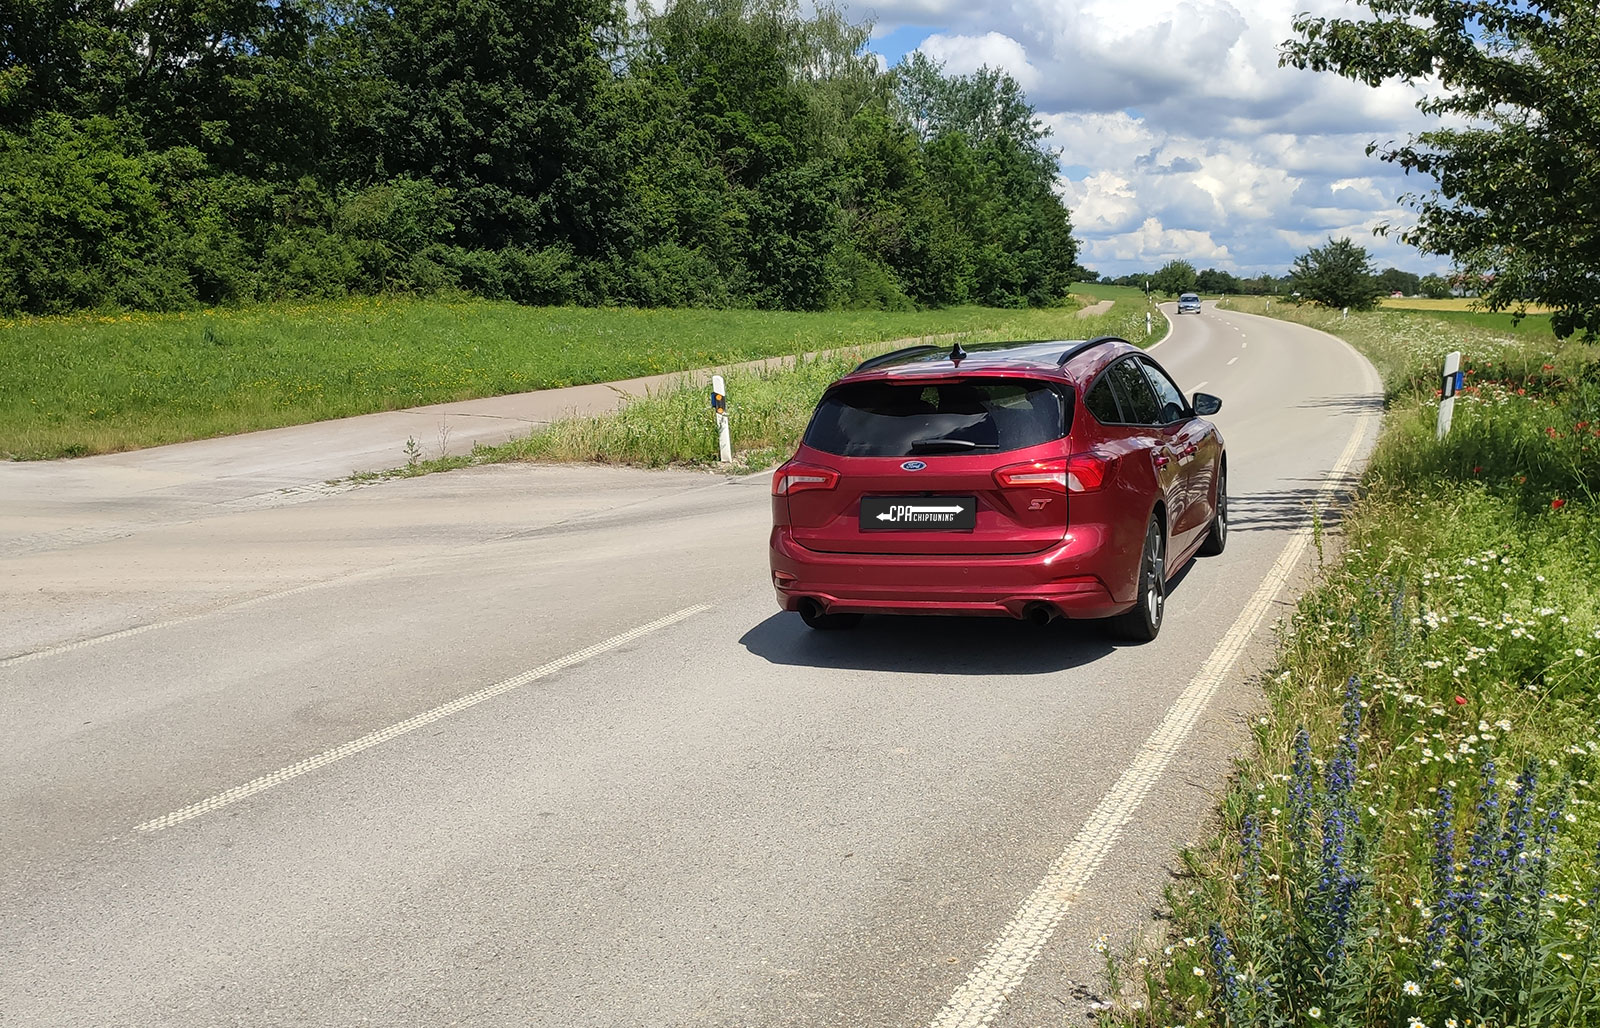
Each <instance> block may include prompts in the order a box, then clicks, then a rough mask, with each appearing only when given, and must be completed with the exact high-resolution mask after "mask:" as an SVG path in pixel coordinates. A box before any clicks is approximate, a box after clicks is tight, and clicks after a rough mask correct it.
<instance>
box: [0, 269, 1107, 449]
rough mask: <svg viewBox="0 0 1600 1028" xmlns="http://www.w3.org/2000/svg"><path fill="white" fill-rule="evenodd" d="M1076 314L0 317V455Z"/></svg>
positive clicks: (456, 307) (345, 310) (398, 307)
mask: <svg viewBox="0 0 1600 1028" xmlns="http://www.w3.org/2000/svg"><path fill="white" fill-rule="evenodd" d="M1073 313H1074V311H1072V310H1071V309H1064V308H1055V309H1046V310H1022V311H1018V310H995V309H989V308H979V307H962V308H953V309H949V310H937V311H921V312H913V313H880V312H872V311H844V312H828V313H817V314H805V313H792V312H771V311H725V310H722V311H719V310H632V309H616V308H603V309H590V308H570V307H561V308H529V307H520V306H517V305H515V304H509V303H491V302H487V301H477V300H463V301H458V302H452V301H442V300H412V299H362V300H353V301H346V302H338V303H325V304H308V305H301V306H290V305H275V306H270V307H260V308H248V309H241V310H226V311H221V310H219V311H210V312H203V313H186V314H170V315H137V314H135V315H128V314H124V315H116V316H73V317H61V318H24V319H15V320H0V456H5V457H9V458H22V459H28V458H41V457H58V456H76V455H82V454H89V453H103V452H109V451H116V450H125V449H132V448H136V447H142V446H153V445H157V444H161V443H171V442H179V441H182V440H186V439H198V438H205V437H209V436H216V435H227V434H231V433H235V432H245V431H252V430H255V429H262V428H273V427H278V426H282V425H293V424H303V423H306V422H310V421H320V420H324V419H328V418H337V417H346V416H349V415H354V414H365V413H370V412H372V411H381V410H395V409H399V408H404V407H411V406H417V405H419V404H428V403H442V402H447V401H453V400H464V399H470V398H474V397H480V396H494V395H500V394H504V393H512V392H522V391H527V390H534V389H547V388H553V387H559V386H569V385H579V384H584V383H589V382H604V381H614V380H617V379H624V378H633V377H636V376H641V375H652V374H660V373H670V372H674V371H686V370H689V369H693V368H700V367H707V366H710V365H716V364H724V363H733V362H737V361H742V360H752V359H756V358H761V357H770V356H775V355H780V354H795V353H806V352H814V351H819V350H828V349H834V348H837V347H841V346H852V345H862V344H869V343H873V342H877V341H880V340H890V339H902V338H906V337H916V336H922V335H936V334H942V333H949V332H963V333H974V334H981V335H983V336H984V337H986V338H1003V337H1016V338H1050V337H1054V336H1066V337H1068V338H1076V337H1078V336H1080V335H1082V333H1083V332H1084V331H1085V328H1086V325H1087V323H1086V322H1082V321H1076V320H1074V319H1073Z"/></svg>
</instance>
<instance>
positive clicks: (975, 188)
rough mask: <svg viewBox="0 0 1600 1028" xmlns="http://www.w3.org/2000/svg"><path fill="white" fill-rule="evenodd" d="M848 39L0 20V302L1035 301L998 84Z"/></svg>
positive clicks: (677, 5) (1060, 255)
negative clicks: (467, 295) (387, 296)
mask: <svg viewBox="0 0 1600 1028" xmlns="http://www.w3.org/2000/svg"><path fill="white" fill-rule="evenodd" d="M808 10H809V9H808ZM867 39H868V28H867V27H866V26H863V25H859V24H853V23H851V22H849V21H848V20H847V19H846V18H845V17H844V16H843V15H842V14H841V13H839V12H838V11H837V10H835V9H832V8H830V7H825V6H824V7H821V8H820V9H817V10H816V12H815V13H803V12H802V10H801V8H800V6H799V5H798V3H796V2H794V0H674V2H672V3H670V4H669V5H668V6H667V7H666V8H665V9H664V10H663V11H661V12H655V11H652V10H650V9H649V8H648V7H645V8H643V9H642V11H641V12H640V13H639V15H638V16H637V17H633V18H631V19H630V18H629V17H628V15H627V8H626V7H625V5H624V4H623V3H621V2H617V0H385V2H383V3H379V2H376V0H203V2H202V0H177V2H174V0H8V2H7V3H6V4H5V5H3V8H0V310H4V311H9V312H18V311H21V312H35V313H48V312H60V311H70V310H76V309H83V308H95V307H122V308H137V309H154V310H161V309H174V308H183V307H189V306H194V305H200V304H204V305H211V304H226V303H239V302H251V301H263V300H277V299H286V298H320V297H332V296H342V295H347V294H351V293H375V292H382V291H408V292H431V291H437V290H451V289H459V290H466V291H469V292H471V293H474V294H477V295H481V296H485V297H490V298H504V299H510V300H515V301H519V302H523V303H539V304H548V303H582V304H607V303H620V304H636V305H644V306H658V305H661V306H665V305H672V306H683V305H716V306H745V307H771V308H790V309H806V310H810V309H823V308H841V307H863V308H886V309H887V308H909V307H913V306H941V305H948V304H958V303H966V302H977V303H984V304H990V305H995V306H1022V305H1045V304H1050V303H1053V302H1055V301H1057V300H1059V299H1061V298H1062V297H1063V296H1064V295H1065V294H1066V292H1067V289H1068V287H1069V285H1070V284H1071V282H1072V281H1074V279H1075V275H1076V273H1077V271H1078V269H1077V265H1076V260H1077V255H1078V247H1077V243H1076V242H1075V241H1074V240H1073V238H1072V234H1071V223H1070V219H1069V215H1068V211H1067V209H1066V208H1065V207H1064V206H1063V204H1062V203H1061V201H1060V199H1059V197H1058V196H1057V195H1056V193H1055V191H1054V189H1053V188H1052V187H1053V185H1054V182H1055V176H1056V157H1055V154H1054V153H1053V152H1052V151H1051V150H1050V149H1049V148H1048V146H1047V145H1046V143H1045V131H1044V129H1043V128H1042V125H1041V122H1040V121H1039V119H1038V118H1036V117H1035V112H1034V109H1033V107H1032V106H1031V105H1030V104H1029V103H1028V101H1027V98H1026V96H1025V95H1024V94H1023V91H1022V90H1021V89H1020V88H1019V87H1018V85H1017V83H1016V82H1015V81H1014V80H1013V79H1011V78H1010V77H1009V76H1007V75H1005V74H1003V73H1000V72H996V71H991V70H987V69H985V70H982V71H979V72H977V73H976V74H973V75H968V76H959V75H948V74H945V72H944V69H943V68H942V67H940V66H939V65H938V64H936V63H934V62H931V61H929V60H928V59H927V58H926V57H923V56H922V55H913V56H912V57H911V58H909V59H908V60H906V61H904V62H902V63H901V64H900V65H899V66H897V67H895V68H892V69H887V70H883V69H880V68H879V67H878V65H877V63H876V59H875V58H874V57H873V56H872V55H871V54H869V53H867V52H866V49H865V48H866V43H867Z"/></svg>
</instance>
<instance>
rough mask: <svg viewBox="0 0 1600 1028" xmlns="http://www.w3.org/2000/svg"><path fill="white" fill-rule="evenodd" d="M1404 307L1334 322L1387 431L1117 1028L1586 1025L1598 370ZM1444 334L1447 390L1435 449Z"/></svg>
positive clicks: (1596, 655) (1581, 353)
mask: <svg viewBox="0 0 1600 1028" xmlns="http://www.w3.org/2000/svg"><path fill="white" fill-rule="evenodd" d="M1273 313H1274V314H1276V313H1278V310H1277V305H1274V309H1273ZM1290 316H1291V317H1292V318H1293V319H1294V320H1302V321H1313V320H1315V316H1316V315H1315V312H1308V311H1304V310H1302V311H1295V312H1291V314H1290ZM1407 318H1416V319H1418V320H1419V321H1425V320H1427V319H1426V316H1424V315H1405V314H1394V313H1380V314H1376V315H1363V316H1359V317H1358V316H1352V317H1351V318H1350V319H1349V321H1348V322H1344V323H1341V324H1338V325H1334V326H1332V327H1333V328H1335V329H1337V330H1338V331H1339V332H1340V334H1343V335H1345V336H1346V338H1347V339H1349V340H1350V341H1352V342H1353V343H1354V344H1356V345H1357V346H1358V347H1360V348H1361V349H1362V350H1363V351H1364V352H1367V353H1368V354H1369V355H1371V356H1372V357H1373V360H1374V363H1375V364H1378V366H1379V367H1380V370H1381V371H1382V373H1383V375H1384V379H1385V382H1386V383H1387V387H1388V392H1389V395H1390V413H1389V416H1388V421H1387V425H1386V429H1385V432H1384V435H1383V438H1382V440H1381V441H1380V443H1379V446H1378V449H1377V451H1376V453H1375V454H1374V457H1373V460H1372V462H1371V464H1370V466H1369V468H1368V470H1367V473H1366V475H1365V478H1364V481H1363V488H1362V492H1361V494H1360V496H1359V498H1357V499H1355V500H1353V501H1351V503H1350V504H1349V506H1348V508H1347V509H1346V510H1345V511H1344V512H1343V516H1342V518H1341V519H1340V525H1341V531H1342V535H1343V548H1342V551H1340V552H1338V553H1336V554H1331V555H1330V557H1329V559H1328V561H1327V563H1326V564H1325V565H1324V566H1322V567H1321V568H1320V569H1319V573H1318V578H1317V582H1316V584H1315V585H1314V586H1313V587H1312V588H1311V589H1309V590H1308V591H1307V592H1306V593H1305V595H1304V596H1303V597H1302V598H1301V599H1300V601H1299V603H1298V605H1297V607H1296V610H1295V612H1294V614H1293V616H1292V617H1291V618H1289V619H1288V620H1287V621H1286V622H1285V623H1284V624H1283V625H1282V626H1281V629H1280V644H1279V654H1278V659H1277V666H1276V668H1275V669H1274V670H1273V672H1272V673H1271V674H1270V675H1268V676H1267V677H1266V679H1265V683H1264V684H1265V689H1266V692H1267V698H1268V701H1269V709H1268V712H1267V714H1266V715H1265V716H1264V717H1262V718H1261V719H1260V721H1259V723H1257V724H1256V725H1254V726H1253V727H1254V731H1255V741H1256V746H1255V747H1254V752H1253V753H1252V755H1250V756H1249V757H1247V758H1245V759H1243V760H1241V761H1240V763H1239V767H1238V772H1237V778H1236V781H1235V782H1234V783H1233V785H1232V786H1231V787H1230V790H1229V792H1228V794H1227V796H1226V798H1225V800H1224V802H1223V805H1222V822H1223V829H1222V831H1221V832H1220V833H1219V834H1218V835H1217V836H1216V837H1214V838H1212V839H1211V840H1209V841H1208V842H1206V843H1205V844H1203V845H1201V846H1198V847H1196V848H1195V849H1194V850H1193V851H1191V852H1190V853H1189V854H1188V855H1187V858H1186V859H1187V860H1188V861H1189V862H1190V863H1191V864H1193V865H1194V866H1196V867H1197V868H1199V869H1200V870H1199V873H1198V874H1196V875H1195V876H1194V877H1193V879H1192V880H1191V881H1190V882H1189V883H1188V884H1190V885H1192V886H1193V890H1192V892H1189V891H1180V890H1178V889H1175V888H1173V889H1169V902H1170V903H1171V906H1172V917H1173V921H1172V938H1171V939H1170V940H1169V941H1168V943H1167V944H1166V946H1165V948H1164V949H1163V950H1162V952H1161V954H1160V959H1159V960H1157V959H1152V960H1151V962H1150V965H1149V966H1150V973H1148V974H1147V975H1145V976H1144V978H1143V980H1142V981H1137V982H1132V983H1129V985H1128V987H1127V988H1125V989H1124V990H1123V994H1122V995H1121V996H1120V997H1118V998H1116V999H1115V1001H1114V1003H1113V1006H1112V1008H1111V1010H1109V1011H1107V1012H1106V1013H1105V1014H1104V1015H1102V1016H1104V1017H1108V1018H1110V1019H1111V1020H1112V1022H1113V1023H1116V1024H1124V1025H1139V1026H1156V1025H1160V1026H1174V1025H1180V1024H1181V1025H1185V1026H1190V1028H1192V1026H1195V1025H1208V1024H1221V1025H1240V1026H1242V1025H1251V1026H1255V1025H1260V1026H1286V1025H1295V1026H1306V1025H1339V1026H1347V1028H1368V1026H1393V1028H1414V1026H1426V1028H1465V1026H1467V1025H1471V1026H1473V1028H1511V1026H1519V1028H1534V1026H1546V1025H1550V1026H1555V1025H1561V1026H1574V1028H1576V1026H1586V1025H1594V1024H1600V975H1597V973H1596V970H1595V967H1594V961H1595V959H1596V958H1597V957H1600V953H1597V952H1596V938H1595V934H1596V931H1597V928H1600V922H1597V917H1600V821H1597V818H1596V816H1595V814H1596V810H1595V805H1594V804H1595V802H1596V799H1597V793H1596V782H1597V780H1600V778H1597V776H1600V697H1597V683H1600V601H1597V598H1596V593H1595V582H1596V581H1600V507H1597V505H1596V503H1595V491H1596V487H1597V486H1600V478H1597V475H1600V461H1597V459H1596V455H1595V454H1596V445H1597V441H1600V437H1597V436H1596V435H1595V434H1594V431H1593V430H1594V428H1596V427H1597V423H1600V406H1597V396H1600V374H1597V373H1596V368H1597V366H1600V365H1597V362H1595V360H1594V354H1593V351H1592V350H1586V349H1584V348H1583V347H1581V346H1574V347H1563V346H1559V345H1558V344H1556V342H1555V341H1554V340H1553V339H1549V340H1546V339H1540V338H1535V337H1517V338H1510V337H1499V336H1493V335H1492V334H1487V333H1485V334H1482V335H1480V334H1479V332H1480V330H1472V331H1469V332H1465V333H1457V334H1455V335H1454V337H1451V336H1450V335H1449V334H1448V333H1447V332H1445V331H1442V330H1440V329H1439V328H1437V327H1436V326H1434V325H1419V324H1405V323H1404V319H1407ZM1446 327H1447V328H1448V326H1446ZM1451 331H1454V330H1451ZM1450 349H1460V350H1462V351H1463V354H1464V355H1466V364H1465V367H1466V368H1467V369H1468V371H1469V376H1468V382H1469V385H1470V388H1469V389H1468V390H1467V391H1466V392H1464V393H1463V394H1462V395H1461V397H1460V399H1458V401H1457V406H1456V416H1455V424H1454V427H1453V428H1452V431H1451V433H1450V435H1449V436H1448V437H1447V438H1446V440H1444V441H1443V442H1442V443H1441V442H1439V441H1437V440H1436V439H1435V438H1434V420H1433V419H1434V410H1435V406H1436V399H1437V393H1436V392H1435V389H1436V387H1437V381H1436V368H1437V364H1436V363H1435V361H1437V360H1438V359H1440V358H1441V357H1442V355H1443V353H1444V352H1446V351H1447V350H1450ZM1151 956H1154V955H1153V954H1151ZM1135 1003H1137V1004H1138V1005H1139V1006H1138V1008H1137V1009H1135V1007H1134V1004H1135Z"/></svg>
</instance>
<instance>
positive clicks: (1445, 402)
mask: <svg viewBox="0 0 1600 1028" xmlns="http://www.w3.org/2000/svg"><path fill="white" fill-rule="evenodd" d="M1461 379H1462V375H1461V351H1460V350H1456V351H1455V352H1454V353H1447V354H1445V357H1444V378H1443V379H1442V380H1441V381H1440V384H1439V436H1438V437H1439V438H1440V439H1443V438H1444V437H1445V435H1446V434H1447V433H1448V432H1449V431H1450V418H1451V416H1452V415H1453V414H1454V413H1455V410H1456V393H1457V392H1458V391H1459V390H1460V389H1461Z"/></svg>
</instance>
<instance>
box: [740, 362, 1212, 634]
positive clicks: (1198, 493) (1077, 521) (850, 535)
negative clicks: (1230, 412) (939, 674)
mask: <svg viewBox="0 0 1600 1028" xmlns="http://www.w3.org/2000/svg"><path fill="white" fill-rule="evenodd" d="M1221 406H1222V401H1221V400H1219V399H1217V398H1216V397H1215V396H1210V395H1208V394H1206V393H1196V394H1195V395H1194V400H1193V403H1192V404H1191V402H1190V401H1189V400H1187V399H1185V397H1184V395H1183V393H1182V392H1181V391H1180V390H1179V389H1178V387H1177V385H1176V384H1174V383H1173V381H1172V378H1171V377H1170V376H1169V375H1168V374H1167V373H1166V372H1165V371H1163V370H1162V368H1161V366H1160V365H1159V364H1157V363H1156V362H1155V360H1153V359H1152V358H1151V357H1150V356H1149V355H1148V354H1146V353H1145V352H1144V351H1142V350H1140V349H1138V348H1137V347H1134V346H1132V345H1131V344H1129V343H1128V342H1127V341H1125V340H1122V339H1116V338H1111V337H1101V338H1099V339H1091V340H1088V341H1086V342H1078V341H1073V342H1012V343H983V344H975V345H972V346H969V347H965V348H963V347H962V346H961V345H960V344H957V345H956V346H954V347H952V348H951V349H949V350H946V349H944V348H943V347H936V346H914V347H910V348H908V349H904V350H897V351H895V352H893V353H888V354H884V355H882V356H880V357H874V358H872V359H870V360H867V361H864V362H863V363H862V364H861V365H860V366H859V367H858V368H856V369H855V370H854V371H853V372H851V373H850V374H848V375H846V376H845V377H843V378H841V379H839V380H838V381H837V382H835V383H834V384H833V385H831V386H829V387H828V390H827V392H825V393H824V394H823V396H822V399H821V401H820V402H819V403H818V404H817V409H816V412H815V413H814V414H813V415H812V418H811V423H810V425H809V426H808V427H807V429H806V433H805V437H804V439H803V440H802V441H801V444H800V449H799V451H798V452H797V453H796V454H795V455H794V458H793V459H792V460H790V461H789V462H788V463H786V464H784V465H783V466H782V467H780V468H779V469H778V470H777V471H776V472H775V473H774V474H773V477H772V540H771V560H772V583H773V585H774V587H775V588H776V589H777V593H778V603H779V605H780V606H782V608H783V609H784V610H788V611H797V612H799V614H800V616H801V618H803V619H804V620H805V623H806V624H807V625H809V626H810V627H812V628H818V629H829V628H847V627H851V626H853V625H855V624H856V623H857V622H859V621H860V619H861V615H863V614H867V613H884V614H991V615H1009V616H1011V617H1016V618H1027V619H1029V620H1031V621H1034V622H1037V623H1039V624H1045V623H1047V622H1049V621H1050V620H1052V619H1054V618H1055V617H1058V616H1065V617H1071V618H1112V619H1114V620H1113V621H1112V622H1111V624H1112V627H1113V628H1114V630H1115V631H1116V632H1117V633H1118V634H1119V635H1121V636H1123V637H1125V638H1129V639H1134V640H1149V639H1154V638H1155V637H1156V633H1157V632H1159V631H1160V629H1161V619H1162V614H1163V612H1164V609H1165V605H1166V586H1167V582H1168V580H1169V579H1171V577H1172V576H1173V575H1174V574H1175V573H1176V572H1177V570H1178V569H1180V568H1182V567H1183V566H1184V564H1185V563H1186V562H1188V560H1189V559H1190V558H1191V557H1193V556H1194V555H1195V554H1196V553H1203V554H1214V553H1221V552H1222V548H1223V546H1224V545H1225V544H1226V542H1227V537H1228V503H1227V456H1226V454H1225V452H1224V450H1223V443H1222V436H1221V434H1220V433H1218V431H1217V428H1216V426H1215V425H1213V424H1212V423H1211V422H1209V421H1207V420H1206V419H1205V416H1206V415H1210V414H1215V413H1216V412H1217V411H1218V410H1219V409H1220V408H1221Z"/></svg>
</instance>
